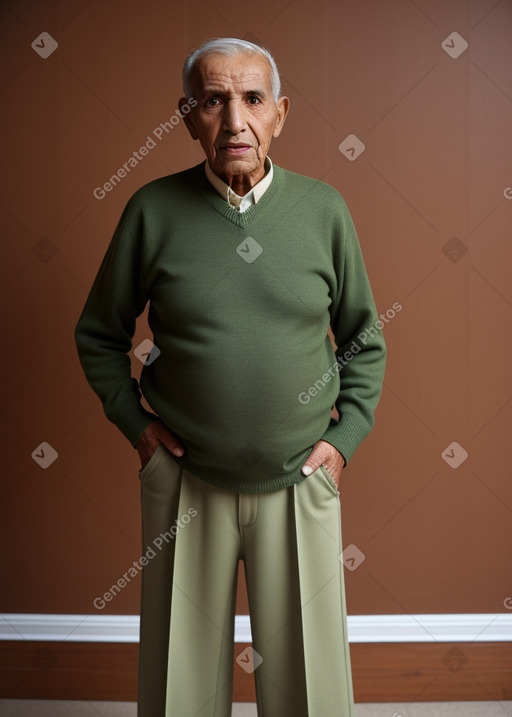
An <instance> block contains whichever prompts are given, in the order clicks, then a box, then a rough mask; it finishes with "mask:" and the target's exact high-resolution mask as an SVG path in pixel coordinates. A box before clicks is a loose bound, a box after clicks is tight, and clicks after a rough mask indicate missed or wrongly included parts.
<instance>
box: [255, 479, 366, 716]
mask: <svg viewBox="0 0 512 717" xmlns="http://www.w3.org/2000/svg"><path fill="white" fill-rule="evenodd" d="M243 549H244V558H245V569H246V574H247V586H248V594H249V609H250V613H251V626H252V632H253V647H254V649H255V650H256V652H257V653H258V654H259V655H261V657H262V658H263V662H262V663H261V665H260V666H259V667H258V668H257V669H256V671H255V680H256V692H257V702H258V714H259V717H302V715H304V716H307V717H351V715H352V714H353V711H352V710H353V706H352V705H353V695H352V681H351V670H350V655H349V645H348V638H347V631H346V606H345V591H344V583H343V565H342V563H341V562H340V559H339V556H340V554H341V550H342V547H341V516H340V505H339V495H338V492H337V490H336V488H335V486H334V484H333V483H332V480H331V479H330V478H329V477H328V475H327V474H326V473H325V472H324V469H323V468H321V469H318V471H315V473H313V474H312V475H311V476H309V477H308V478H307V479H305V480H304V481H303V482H302V483H300V484H299V485H298V486H294V487H291V488H289V489H287V490H285V491H279V492H277V493H271V494H266V495H264V496H258V514H257V518H256V519H255V521H254V523H253V524H252V525H251V526H249V527H246V528H244V532H243Z"/></svg>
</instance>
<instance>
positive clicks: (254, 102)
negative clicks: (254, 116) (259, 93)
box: [249, 96, 260, 105]
mask: <svg viewBox="0 0 512 717" xmlns="http://www.w3.org/2000/svg"><path fill="white" fill-rule="evenodd" d="M259 101H260V98H259V97H256V96H253V97H249V103H250V104H251V105H257V104H259Z"/></svg>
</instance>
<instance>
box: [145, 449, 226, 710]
mask: <svg viewBox="0 0 512 717" xmlns="http://www.w3.org/2000/svg"><path fill="white" fill-rule="evenodd" d="M153 461H154V462H153ZM141 481H142V492H143V522H144V542H145V544H148V543H149V544H150V543H151V541H155V540H157V539H158V536H159V535H161V534H162V533H164V534H165V533H166V532H167V533H168V534H169V533H171V535H172V533H176V534H175V535H172V539H169V542H168V543H166V542H165V541H164V545H163V546H162V549H161V550H160V551H158V554H157V556H156V557H155V558H153V559H152V560H151V561H150V562H149V564H148V565H147V566H146V567H145V568H144V575H143V599H142V618H141V657H140V683H139V685H140V687H139V717H230V715H231V697H232V675H233V638H234V635H233V633H234V612H235V598H236V575H237V568H238V559H239V533H238V527H237V525H236V522H235V521H234V518H235V517H236V510H235V502H236V495H235V494H233V493H229V492H227V491H220V490H218V489H214V488H211V487H210V486H208V485H207V484H206V483H204V482H202V481H199V480H198V479H196V478H195V477H194V476H192V475H191V474H190V473H188V472H187V471H184V470H182V469H181V468H180V467H179V466H178V465H177V464H176V462H175V461H174V459H173V458H172V457H171V456H170V455H169V454H168V453H167V452H166V451H165V449H160V457H158V456H157V457H156V459H155V458H154V459H152V463H151V464H150V465H149V466H148V470H147V471H143V473H142V476H141ZM176 521H177V522H176ZM171 526H175V527H174V530H171ZM180 526H181V527H180Z"/></svg>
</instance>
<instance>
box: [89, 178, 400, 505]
mask: <svg viewBox="0 0 512 717" xmlns="http://www.w3.org/2000/svg"><path fill="white" fill-rule="evenodd" d="M148 301H149V303H150V305H149V315H148V317H149V318H148V320H149V325H150V328H151V331H152V333H153V337H152V339H153V341H154V344H155V346H156V347H157V349H158V350H159V351H160V353H159V355H158V357H157V358H156V359H155V360H151V359H152V358H153V356H154V354H153V355H152V356H151V357H150V359H149V360H148V361H147V365H145V366H144V368H143V371H142V374H141V379H140V389H139V383H138V382H137V381H136V380H135V379H134V378H132V377H131V372H130V359H129V355H128V354H129V352H130V350H131V348H132V337H133V334H134V330H135V320H136V318H137V317H138V316H139V315H140V314H141V313H142V311H143V310H144V308H145V306H146V304H147V302H148ZM329 326H331V327H332V331H333V333H334V336H335V338H336V344H337V346H338V347H339V348H338V351H337V356H338V357H339V361H337V357H336V355H335V353H334V352H333V349H332V347H331V343H330V340H329V338H328V334H327V332H328V327H329ZM376 326H377V327H378V326H382V324H381V323H380V322H379V319H378V315H377V312H376V309H375V305H374V301H373V298H372V293H371V290H370V286H369V283H368V278H367V274H366V270H365V267H364V263H363V259H362V256H361V251H360V247H359V243H358V240H357V237H356V233H355V230H354V227H353V224H352V221H351V218H350V215H349V212H348V210H347V208H346V205H345V203H344V201H343V199H342V198H341V196H340V195H339V194H338V192H337V191H336V190H335V189H333V188H332V187H330V186H328V185H327V184H324V183H323V182H320V181H317V180H313V179H309V178H307V177H303V176H301V175H298V174H294V173H292V172H288V171H285V170H283V169H281V168H280V167H276V166H275V167H274V178H273V181H272V184H271V185H270V187H269V189H267V191H266V192H265V194H264V195H263V197H262V198H261V199H260V201H259V202H258V203H257V204H255V205H253V206H252V207H250V208H249V209H248V210H247V211H245V212H243V213H239V212H238V211H237V210H236V209H233V208H231V207H230V206H229V205H228V203H227V202H226V201H224V200H223V199H222V197H220V196H219V195H218V194H217V192H216V191H215V190H214V189H213V187H212V186H211V185H210V183H209V182H208V180H207V178H206V176H205V172H204V164H200V165H198V166H196V167H193V168H192V169H188V170H186V171H184V172H180V173H178V174H173V175H170V176H167V177H162V178H161V179H157V180H155V181H153V182H150V183H149V184H147V185H145V186H144V187H142V188H141V189H140V190H139V191H138V192H136V193H135V195H134V196H133V197H132V198H131V199H130V201H129V202H128V205H127V206H126V209H125V211H124V212H123V215H122V217H121V220H120V222H119V225H118V227H117V229H116V232H115V234H114V237H113V239H112V242H111V244H110V247H109V249H108V251H107V254H106V256H105V259H104V261H103V263H102V265H101V268H100V270H99V273H98V276H97V277H96V280H95V282H94V285H93V287H92V290H91V293H90V295H89V298H88V300H87V303H86V306H85V308H84V311H83V313H82V316H81V318H80V320H79V323H78V326H77V329H76V341H77V346H78V351H79V355H80V360H81V363H82V366H83V369H84V371H85V374H86V376H87V379H88V381H89V383H90V384H91V386H92V388H93V389H94V390H95V391H96V393H97V394H98V396H99V397H100V399H101V401H102V402H103V406H104V409H105V413H106V415H107V416H108V418H109V419H110V420H111V421H113V422H114V423H115V424H116V425H117V426H118V427H119V428H120V430H121V431H122V432H123V433H124V434H125V436H126V437H127V438H128V439H129V441H130V442H131V443H132V444H133V445H135V444H136V442H137V439H138V438H139V436H140V434H141V433H142V432H143V431H144V430H145V428H146V427H147V426H148V424H149V423H150V422H151V421H152V420H154V418H155V415H154V414H156V415H157V416H159V417H160V419H161V420H162V421H163V422H164V423H165V424H166V425H167V426H168V427H169V428H170V429H171V430H172V431H173V432H174V433H175V434H176V435H177V436H178V437H179V438H180V439H181V441H182V442H183V444H184V446H185V447H186V453H185V455H184V456H183V457H182V458H180V459H177V460H178V462H180V463H182V464H183V465H184V466H185V467H186V468H187V469H188V470H189V471H191V472H192V473H193V474H194V475H196V476H197V477H199V478H201V479H203V480H205V481H207V482H209V483H212V484H214V485H216V486H219V487H221V488H224V489H227V490H232V491H236V492H247V493H261V492H269V491H273V490H277V489H280V488H283V487H286V486H289V485H292V484H294V483H298V482H300V481H301V480H303V478H304V476H303V474H302V472H301V467H302V465H303V463H304V461H305V459H306V457H307V455H308V453H309V452H310V451H311V448H312V447H313V445H314V443H315V442H316V441H318V440H319V439H324V440H326V441H328V442H329V443H331V444H333V445H334V446H335V447H336V448H337V449H338V450H339V451H340V452H341V453H342V454H343V456H344V457H345V459H346V460H347V461H348V460H349V459H350V457H351V456H352V454H353V452H354V451H355V449H356V448H357V446H358V445H359V444H360V443H361V441H362V440H363V438H364V437H365V436H366V435H367V434H368V433H369V431H370V430H371V428H372V426H373V422H374V417H373V414H374V409H375V406H376V404H377V402H378V399H379V396H380V393H381V386H382V378H383V372H384V363H385V352H386V351H385V344H384V340H383V337H382V334H381V332H380V330H378V328H375V327H376ZM155 353H158V352H157V351H155ZM140 391H142V394H143V395H144V397H145V399H146V400H147V402H148V404H149V405H150V406H151V409H152V411H154V414H151V413H148V412H147V411H146V410H145V409H144V408H143V406H142V405H141V402H140V398H141V396H140ZM334 405H335V406H336V407H337V409H338V412H339V416H340V419H339V421H336V420H334V419H332V418H331V410H332V407H333V406H334Z"/></svg>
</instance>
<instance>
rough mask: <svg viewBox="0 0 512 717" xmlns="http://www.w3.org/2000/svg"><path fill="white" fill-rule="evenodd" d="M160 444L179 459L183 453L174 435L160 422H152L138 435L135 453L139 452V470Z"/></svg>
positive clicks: (183, 449) (182, 448)
mask: <svg viewBox="0 0 512 717" xmlns="http://www.w3.org/2000/svg"><path fill="white" fill-rule="evenodd" d="M160 443H161V444H162V445H163V446H165V448H167V450H168V451H169V452H170V453H172V454H173V455H175V456H178V457H180V456H182V455H183V454H184V453H185V448H184V447H183V445H182V444H181V443H180V441H179V440H178V439H177V438H176V436H175V435H174V433H171V431H170V430H169V429H168V428H167V427H166V426H164V424H163V423H162V422H161V421H159V420H156V421H153V423H150V424H149V426H148V427H147V428H146V430H145V431H144V433H142V434H141V435H140V437H139V440H138V441H137V451H138V452H139V458H140V469H141V470H142V469H143V468H144V467H145V466H146V465H147V463H148V462H149V459H150V458H151V456H152V455H153V453H154V452H155V451H156V449H157V448H158V445H159V444H160Z"/></svg>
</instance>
